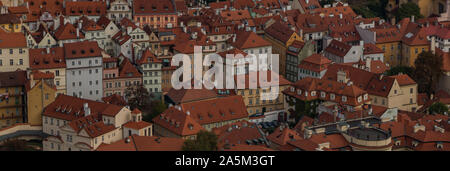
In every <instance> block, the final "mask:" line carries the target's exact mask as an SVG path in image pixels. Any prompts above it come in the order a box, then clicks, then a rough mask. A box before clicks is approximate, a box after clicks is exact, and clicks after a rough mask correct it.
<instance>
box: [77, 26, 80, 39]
mask: <svg viewBox="0 0 450 171" xmlns="http://www.w3.org/2000/svg"><path fill="white" fill-rule="evenodd" d="M77 38H80V29H79V28H77Z"/></svg>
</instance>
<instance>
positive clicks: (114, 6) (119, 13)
mask: <svg viewBox="0 0 450 171" xmlns="http://www.w3.org/2000/svg"><path fill="white" fill-rule="evenodd" d="M107 16H108V18H109V19H110V20H113V21H115V22H116V23H118V22H120V21H121V20H122V19H123V18H127V19H129V20H132V18H133V15H132V11H131V6H130V5H129V4H128V2H127V1H126V0H117V1H113V2H111V3H110V4H109V9H108V10H107Z"/></svg>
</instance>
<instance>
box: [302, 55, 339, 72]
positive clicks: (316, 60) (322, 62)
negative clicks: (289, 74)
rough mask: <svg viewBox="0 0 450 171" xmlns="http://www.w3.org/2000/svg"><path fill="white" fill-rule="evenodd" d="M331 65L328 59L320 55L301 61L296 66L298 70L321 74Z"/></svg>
mask: <svg viewBox="0 0 450 171" xmlns="http://www.w3.org/2000/svg"><path fill="white" fill-rule="evenodd" d="M331 63H332V62H331V61H330V60H329V59H328V58H326V57H324V56H322V55H320V54H313V55H311V56H309V57H307V58H305V59H303V60H302V61H301V62H300V64H299V65H298V68H301V69H305V70H309V71H314V72H321V71H323V70H326V69H327V68H328V65H330V64H331Z"/></svg>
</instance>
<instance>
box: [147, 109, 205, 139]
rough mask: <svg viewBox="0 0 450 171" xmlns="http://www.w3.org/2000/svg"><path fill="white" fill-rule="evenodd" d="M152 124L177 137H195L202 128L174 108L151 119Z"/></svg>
mask: <svg viewBox="0 0 450 171" xmlns="http://www.w3.org/2000/svg"><path fill="white" fill-rule="evenodd" d="M152 121H153V124H156V125H158V126H161V127H163V128H165V129H167V130H169V131H171V132H173V133H175V134H177V135H180V136H189V135H195V134H197V133H198V132H199V131H200V130H204V128H203V127H202V126H201V125H200V124H199V123H198V122H197V121H196V120H195V119H194V118H192V117H191V116H190V115H187V114H186V113H185V112H183V111H182V110H178V109H177V108H175V107H169V108H168V109H166V110H165V111H164V112H163V113H161V114H160V115H158V116H157V117H155V118H153V120H152Z"/></svg>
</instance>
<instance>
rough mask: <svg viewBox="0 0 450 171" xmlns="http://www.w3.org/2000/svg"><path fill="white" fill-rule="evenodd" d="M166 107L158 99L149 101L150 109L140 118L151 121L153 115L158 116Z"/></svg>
mask: <svg viewBox="0 0 450 171" xmlns="http://www.w3.org/2000/svg"><path fill="white" fill-rule="evenodd" d="M166 109H167V105H166V104H164V103H163V102H161V101H160V100H154V101H152V102H151V103H150V109H149V111H148V113H146V114H145V115H144V116H143V118H142V120H144V121H146V122H151V121H152V119H153V118H154V117H155V116H158V115H159V114H161V113H162V112H164V111H165V110H166Z"/></svg>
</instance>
